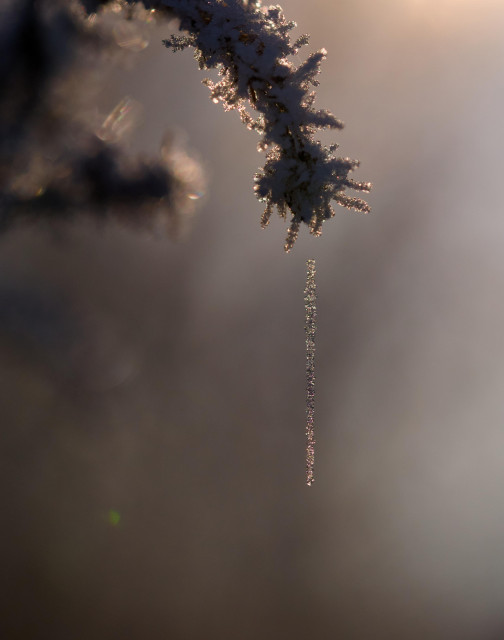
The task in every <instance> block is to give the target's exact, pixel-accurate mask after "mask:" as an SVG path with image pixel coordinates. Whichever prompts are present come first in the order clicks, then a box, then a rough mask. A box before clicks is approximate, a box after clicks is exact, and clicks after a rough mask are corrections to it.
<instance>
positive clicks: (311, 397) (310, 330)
mask: <svg viewBox="0 0 504 640" xmlns="http://www.w3.org/2000/svg"><path fill="white" fill-rule="evenodd" d="M315 274H316V269H315V260H307V261H306V288H305V291H304V301H305V333H306V484H307V485H308V486H309V487H310V486H311V485H312V484H313V482H314V480H315V477H314V466H315V434H314V417H315V333H316V331H317V285H316V283H315Z"/></svg>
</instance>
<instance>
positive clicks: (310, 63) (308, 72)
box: [293, 49, 327, 87]
mask: <svg viewBox="0 0 504 640" xmlns="http://www.w3.org/2000/svg"><path fill="white" fill-rule="evenodd" d="M326 55H327V51H326V50H325V49H321V50H320V51H317V52H316V53H312V54H311V55H310V56H309V57H308V58H307V59H306V60H305V62H303V64H302V65H301V66H300V67H298V69H297V70H296V71H295V73H294V78H293V80H294V81H295V82H297V83H299V84H300V85H301V86H302V87H306V86H308V85H309V84H312V85H313V86H315V87H316V86H318V84H319V82H318V80H315V77H316V76H317V75H318V74H319V73H320V65H321V63H322V60H324V58H325V57H326Z"/></svg>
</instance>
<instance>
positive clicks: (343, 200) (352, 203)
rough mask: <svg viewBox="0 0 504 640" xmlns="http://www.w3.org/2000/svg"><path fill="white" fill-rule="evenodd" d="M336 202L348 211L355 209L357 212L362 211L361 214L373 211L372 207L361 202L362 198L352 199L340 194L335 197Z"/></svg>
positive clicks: (363, 201)
mask: <svg viewBox="0 0 504 640" xmlns="http://www.w3.org/2000/svg"><path fill="white" fill-rule="evenodd" d="M334 199H335V200H336V202H337V203H338V204H340V205H341V206H343V207H346V208H347V209H354V210H355V211H360V212H361V213H369V212H370V211H371V207H370V206H369V205H368V203H367V202H366V201H365V200H361V198H351V197H350V196H345V195H344V194H342V193H340V194H338V195H336V196H335V197H334Z"/></svg>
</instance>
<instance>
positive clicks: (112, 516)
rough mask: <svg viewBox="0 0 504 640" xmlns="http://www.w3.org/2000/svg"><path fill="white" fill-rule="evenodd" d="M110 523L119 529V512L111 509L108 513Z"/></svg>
mask: <svg viewBox="0 0 504 640" xmlns="http://www.w3.org/2000/svg"><path fill="white" fill-rule="evenodd" d="M108 521H109V524H111V525H112V526H113V527H117V525H118V524H119V522H120V521H121V514H120V513H119V511H115V510H114V509H110V511H109V512H108Z"/></svg>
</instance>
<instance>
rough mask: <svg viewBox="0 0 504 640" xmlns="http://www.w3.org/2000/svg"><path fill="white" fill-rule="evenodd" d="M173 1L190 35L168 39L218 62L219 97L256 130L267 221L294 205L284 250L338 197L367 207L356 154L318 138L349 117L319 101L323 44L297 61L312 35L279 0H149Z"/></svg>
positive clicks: (157, 2)
mask: <svg viewBox="0 0 504 640" xmlns="http://www.w3.org/2000/svg"><path fill="white" fill-rule="evenodd" d="M150 4H151V5H153V6H156V7H158V6H163V7H165V8H168V9H171V10H172V11H173V14H174V15H176V16H177V17H178V18H179V19H180V29H181V30H183V31H185V32H186V33H187V35H186V36H183V37H180V36H172V37H171V38H169V39H167V40H165V41H164V43H165V45H166V46H167V47H170V48H171V49H173V50H174V51H179V50H180V49H184V48H185V47H188V46H192V47H194V49H195V57H196V59H197V60H198V62H199V66H200V68H201V69H210V68H218V69H219V74H220V76H221V78H222V79H221V80H220V81H219V82H217V83H214V82H212V81H211V80H205V81H204V83H205V84H206V85H207V86H208V88H209V89H210V97H211V99H212V100H213V101H214V102H216V103H217V102H222V105H223V107H224V109H225V110H226V111H229V110H231V109H234V110H236V111H238V113H239V115H240V117H241V119H242V121H243V123H244V124H245V125H246V126H247V127H248V128H249V129H252V130H254V131H256V132H257V133H258V134H259V135H260V136H261V140H260V142H259V144H258V149H259V150H260V151H265V152H266V164H265V166H264V168H263V169H262V170H260V171H258V172H257V173H256V176H255V183H256V184H255V192H256V195H257V197H258V198H259V200H261V201H263V202H265V203H266V210H265V212H264V214H263V217H262V219H261V225H262V226H263V227H265V226H266V225H267V224H268V220H269V218H270V215H271V212H272V209H273V207H276V208H277V210H278V213H279V214H280V216H281V217H283V218H285V217H286V216H285V213H286V210H287V209H289V210H290V212H291V219H290V228H289V232H288V235H287V240H286V242H285V250H286V251H287V252H288V251H290V249H291V248H292V246H293V244H294V242H295V239H296V237H297V231H298V228H299V225H300V223H301V222H304V223H306V224H307V225H309V227H310V232H311V233H312V234H314V235H316V236H318V235H320V233H321V230H322V229H321V227H322V223H323V221H324V220H326V219H327V218H331V217H333V216H334V210H333V208H332V205H331V202H332V201H334V202H336V203H338V204H339V205H341V206H344V207H347V208H349V209H355V210H357V211H361V212H364V213H366V212H368V211H369V210H370V208H369V205H368V204H367V203H366V202H364V201H363V200H361V199H360V198H357V197H349V196H347V195H346V194H345V189H347V188H350V189H354V190H356V191H369V189H370V188H371V185H370V183H368V182H356V181H354V180H352V179H350V178H349V177H348V174H349V173H350V172H351V171H353V170H354V169H355V168H356V167H357V166H358V164H359V163H358V162H357V161H356V160H351V159H349V158H338V157H337V156H336V155H335V154H334V152H335V150H336V149H337V145H330V146H328V147H327V146H324V145H322V144H321V143H320V142H319V141H317V140H315V138H314V134H315V132H316V131H317V130H318V129H326V128H330V129H341V128H342V127H343V123H342V122H341V121H340V120H338V119H337V118H335V117H334V116H333V115H332V114H331V113H329V111H325V110H317V109H314V108H313V104H314V101H315V92H314V91H312V87H314V86H317V85H318V81H317V79H316V78H317V76H318V74H319V72H320V65H321V62H322V60H324V58H325V57H326V51H325V50H324V49H322V50H320V51H318V52H316V53H312V54H311V55H310V56H308V58H307V59H306V60H305V61H304V62H303V63H302V64H300V65H299V66H298V67H296V66H294V65H293V64H292V62H291V61H290V60H289V57H290V56H293V55H296V54H297V53H298V51H299V49H300V48H301V47H302V46H304V45H306V44H307V43H308V36H306V35H303V36H301V37H300V38H298V39H297V40H296V41H295V42H291V38H290V35H289V32H290V31H291V30H292V29H293V28H294V27H295V26H296V24H295V23H294V22H288V21H287V20H286V19H285V17H284V15H283V12H282V9H281V7H279V6H270V7H266V6H261V2H260V0H255V1H251V0H150Z"/></svg>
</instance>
